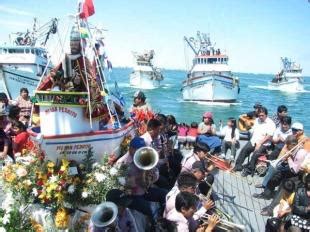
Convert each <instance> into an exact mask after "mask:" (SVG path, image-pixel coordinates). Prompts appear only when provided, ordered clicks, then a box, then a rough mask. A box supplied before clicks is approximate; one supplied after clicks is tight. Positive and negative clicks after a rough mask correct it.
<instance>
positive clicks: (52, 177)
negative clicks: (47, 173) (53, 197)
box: [50, 175, 58, 182]
mask: <svg viewBox="0 0 310 232" xmlns="http://www.w3.org/2000/svg"><path fill="white" fill-rule="evenodd" d="M50 181H51V182H57V181H58V177H57V176H54V175H53V176H51V177H50Z"/></svg>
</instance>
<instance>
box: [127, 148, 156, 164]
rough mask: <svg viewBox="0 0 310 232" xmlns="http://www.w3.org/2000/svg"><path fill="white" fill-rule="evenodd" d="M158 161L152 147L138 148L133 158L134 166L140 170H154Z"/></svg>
mask: <svg viewBox="0 0 310 232" xmlns="http://www.w3.org/2000/svg"><path fill="white" fill-rule="evenodd" d="M158 160H159V155H158V152H157V151H156V150H155V149H154V148H152V147H141V148H139V149H138V150H137V151H136V152H135V154H134V156H133V162H134V164H135V165H136V166H137V167H138V168H139V169H142V170H150V169H152V168H154V167H155V166H156V165H157V163H158Z"/></svg>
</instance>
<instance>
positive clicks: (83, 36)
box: [80, 27, 89, 39]
mask: <svg viewBox="0 0 310 232" xmlns="http://www.w3.org/2000/svg"><path fill="white" fill-rule="evenodd" d="M80 34H81V38H82V39H86V38H88V37H89V36H88V32H87V29H86V28H84V27H80Z"/></svg>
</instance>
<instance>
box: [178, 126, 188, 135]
mask: <svg viewBox="0 0 310 232" xmlns="http://www.w3.org/2000/svg"><path fill="white" fill-rule="evenodd" d="M187 131H188V128H187V127H185V126H180V127H178V136H186V133H187Z"/></svg>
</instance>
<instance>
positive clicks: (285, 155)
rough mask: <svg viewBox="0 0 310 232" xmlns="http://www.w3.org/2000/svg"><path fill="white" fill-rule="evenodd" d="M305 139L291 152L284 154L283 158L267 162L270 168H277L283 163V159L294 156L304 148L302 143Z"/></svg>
mask: <svg viewBox="0 0 310 232" xmlns="http://www.w3.org/2000/svg"><path fill="white" fill-rule="evenodd" d="M306 140H307V138H304V139H302V140H301V141H300V142H299V143H298V144H296V145H295V146H294V147H293V148H292V149H291V150H289V151H288V152H286V153H285V154H284V155H283V156H281V157H279V158H277V159H276V160H271V161H269V160H268V162H269V163H270V166H271V167H273V168H277V167H278V166H279V165H280V164H282V163H283V161H284V160H285V159H287V158H288V157H289V156H294V155H296V153H297V152H298V151H299V149H300V148H302V147H303V146H304V143H305V142H306Z"/></svg>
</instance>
